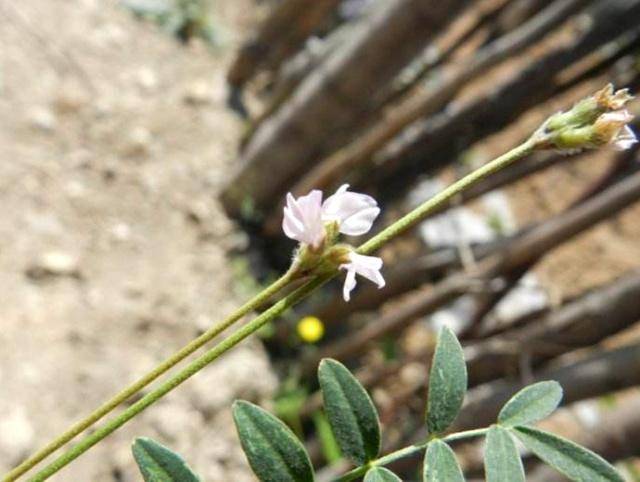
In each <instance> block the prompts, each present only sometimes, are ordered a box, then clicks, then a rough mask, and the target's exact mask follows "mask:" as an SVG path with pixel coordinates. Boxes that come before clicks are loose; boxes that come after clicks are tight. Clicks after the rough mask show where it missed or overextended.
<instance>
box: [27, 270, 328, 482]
mask: <svg viewBox="0 0 640 482" xmlns="http://www.w3.org/2000/svg"><path fill="white" fill-rule="evenodd" d="M333 276H335V273H331V274H326V275H322V276H317V277H316V278H313V279H312V280H311V281H308V282H307V283H305V284H304V285H302V286H301V287H299V288H298V289H296V290H295V291H293V292H292V293H290V294H289V295H287V296H285V297H284V298H282V299H281V300H280V301H278V302H277V303H275V304H274V305H273V306H271V307H270V308H269V309H268V310H266V311H265V312H264V313H262V314H261V315H259V316H257V317H256V318H255V319H253V320H252V321H250V322H249V323H247V324H246V325H244V326H243V327H242V328H240V329H239V330H237V331H236V332H234V333H233V334H232V335H230V336H229V337H227V338H225V339H224V340H223V341H222V342H220V343H218V344H217V345H216V346H215V347H213V348H212V349H211V350H209V351H207V352H206V353H205V354H203V355H201V356H200V357H198V358H196V359H195V360H194V361H193V362H191V363H190V364H189V365H187V367H185V368H184V369H183V370H181V371H180V372H178V373H177V374H176V375H175V376H173V377H171V378H170V379H169V380H167V381H166V382H164V383H162V384H161V385H160V386H159V387H158V388H157V389H155V390H153V391H152V392H149V393H148V394H147V395H145V396H144V397H142V398H141V399H140V400H138V401H137V402H136V403H134V404H133V405H131V406H130V407H129V408H127V409H126V410H125V411H123V412H122V413H121V414H120V415H118V416H117V417H115V418H114V419H113V420H111V421H109V422H107V423H106V424H105V425H104V426H102V427H101V428H99V429H98V430H96V431H95V432H94V433H92V434H91V435H89V436H87V437H85V438H83V439H82V440H81V441H80V442H79V443H77V444H76V445H74V446H73V447H72V448H71V449H69V450H68V451H67V452H65V453H63V454H62V455H61V456H60V457H58V458H57V459H56V460H54V461H53V462H52V463H50V464H49V465H47V466H46V467H45V468H44V469H42V470H41V471H40V472H38V473H36V475H35V476H34V477H33V478H32V479H30V481H31V482H41V481H43V480H46V479H48V478H49V477H51V476H52V475H53V474H55V473H56V472H58V471H59V470H60V469H62V468H63V467H65V466H66V465H67V464H69V463H70V462H72V461H73V460H75V459H76V458H78V457H79V456H80V455H82V454H83V453H84V452H86V451H87V450H89V449H90V448H91V447H93V446H94V445H95V444H97V443H98V442H99V441H100V440H102V439H103V438H105V437H106V436H107V435H109V434H111V433H113V432H114V431H115V430H117V429H118V428H120V427H121V426H122V425H124V424H125V423H126V422H128V421H129V420H131V419H132V418H133V417H135V416H136V415H138V414H139V413H140V412H142V411H143V410H144V409H145V408H147V407H148V406H150V405H152V404H153V403H155V402H156V401H158V400H159V399H160V398H162V397H163V396H165V395H166V394H167V393H169V392H170V391H171V390H173V389H174V388H176V387H177V386H178V385H180V384H181V383H183V382H184V381H186V380H188V379H189V378H191V377H192V376H193V375H195V374H196V373H198V372H199V371H200V370H202V369H203V368H204V367H205V366H207V365H208V364H209V363H211V362H212V361H213V360H215V359H216V358H218V357H220V355H222V354H223V353H225V352H226V351H228V350H230V349H231V348H232V347H234V346H236V345H237V344H238V343H240V342H241V341H242V340H244V339H245V338H247V337H248V336H249V335H251V334H252V333H255V332H256V331H257V330H259V329H260V328H261V327H263V326H264V325H265V324H267V323H269V322H270V321H272V320H274V319H275V318H277V317H278V316H280V315H281V314H282V313H283V312H284V311H286V310H287V309H289V308H290V307H291V306H293V305H295V304H296V303H298V302H299V301H301V300H302V299H303V298H305V297H307V296H308V295H309V294H310V293H311V292H312V291H314V290H316V289H317V288H319V287H320V286H322V285H323V284H324V283H326V282H327V281H328V280H329V279H331V278H332V277H333Z"/></svg>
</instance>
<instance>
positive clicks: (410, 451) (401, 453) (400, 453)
mask: <svg viewBox="0 0 640 482" xmlns="http://www.w3.org/2000/svg"><path fill="white" fill-rule="evenodd" d="M488 430H489V429H488V428H479V429H476V430H467V431H465V432H458V433H452V434H451V435H447V436H446V437H443V438H441V439H440V440H442V441H443V442H448V443H451V442H456V441H458V440H464V439H468V438H473V437H480V436H483V435H485V434H486V433H487V431H488ZM430 441H431V439H430V440H429V441H427V442H424V443H422V444H417V445H410V446H409V447H405V448H402V449H400V450H396V451H395V452H391V453H390V454H387V455H385V456H384V457H380V458H379V459H376V460H372V461H371V462H369V463H368V464H366V465H362V466H360V467H356V468H355V469H353V470H351V471H349V472H347V473H346V474H344V475H342V476H340V477H338V478H337V479H334V481H333V482H349V481H350V480H355V479H357V478H359V477H362V476H364V474H366V473H367V471H368V470H369V469H370V468H371V467H380V466H383V465H389V464H390V463H392V462H395V461H396V460H400V459H404V458H406V457H410V456H411V455H414V454H416V453H419V452H422V451H423V450H425V449H426V448H427V445H429V442H430Z"/></svg>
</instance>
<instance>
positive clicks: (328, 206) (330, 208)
mask: <svg viewBox="0 0 640 482" xmlns="http://www.w3.org/2000/svg"><path fill="white" fill-rule="evenodd" d="M347 189H349V184H343V185H342V186H340V187H339V188H338V190H337V191H336V192H334V193H333V194H332V195H331V196H329V197H328V198H327V199H326V200H325V201H324V203H322V213H323V215H325V213H334V212H336V211H337V210H338V209H339V207H338V204H339V203H340V198H341V196H342V194H344V193H345V192H346V191H347Z"/></svg>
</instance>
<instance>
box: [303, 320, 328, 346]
mask: <svg viewBox="0 0 640 482" xmlns="http://www.w3.org/2000/svg"><path fill="white" fill-rule="evenodd" d="M297 329H298V336H299V337H300V338H301V339H302V340H303V341H305V342H306V343H315V342H317V341H318V340H320V339H321V338H322V336H323V335H324V324H323V323H322V321H320V319H319V318H317V317H315V316H305V317H304V318H302V319H301V320H300V321H299V322H298V327H297Z"/></svg>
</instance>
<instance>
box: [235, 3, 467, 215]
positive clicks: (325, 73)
mask: <svg viewBox="0 0 640 482" xmlns="http://www.w3.org/2000/svg"><path fill="white" fill-rule="evenodd" d="M464 4H465V1H464V0H442V1H439V2H437V3H431V2H429V3H425V2H424V0H389V1H386V2H383V8H380V9H373V13H372V15H370V16H368V17H367V18H366V22H367V23H366V25H365V26H364V28H362V29H359V30H358V32H357V35H354V36H353V37H352V38H351V41H350V42H349V43H346V44H345V45H344V47H343V48H341V49H339V50H337V51H335V52H333V53H332V54H331V55H330V56H329V58H327V59H326V61H325V62H324V63H323V64H322V68H321V69H318V70H316V71H314V72H312V73H311V74H310V75H309V76H307V78H305V80H304V81H303V82H302V83H301V84H300V85H299V87H298V89H296V91H295V92H294V94H293V95H292V96H291V98H290V100H289V101H288V102H287V103H286V104H284V105H283V106H282V107H281V108H280V109H278V111H277V113H276V115H274V116H272V117H271V118H270V119H268V120H267V121H265V122H264V123H263V124H262V125H261V126H260V127H259V129H258V130H257V132H256V133H255V134H254V136H253V138H252V139H251V141H250V142H249V144H248V145H247V146H246V149H245V151H244V152H243V155H242V158H241V159H240V161H239V172H238V173H237V174H236V175H235V176H233V178H232V179H231V181H230V182H229V184H228V185H227V187H226V189H225V190H224V192H223V194H222V201H223V205H224V206H225V208H226V209H227V211H228V212H229V213H231V214H232V215H234V216H238V215H240V211H241V206H242V205H247V204H251V205H252V206H253V209H254V210H255V211H258V212H260V211H264V210H265V208H269V207H271V206H272V205H273V202H274V199H276V198H277V199H278V201H279V199H280V195H281V194H282V193H283V192H284V191H285V190H286V189H287V188H288V187H289V186H291V185H292V184H293V181H294V178H295V176H296V175H297V174H299V173H300V172H301V171H303V170H304V169H306V168H307V167H308V163H310V162H312V161H313V159H314V158H315V157H316V156H317V155H318V154H319V152H320V151H322V149H323V146H324V145H325V144H326V143H327V142H334V141H335V139H336V138H337V137H340V136H343V135H344V136H346V135H348V133H349V132H351V131H352V130H353V129H354V128H357V127H358V126H359V119H360V115H361V114H362V113H364V112H366V110H367V106H368V104H369V99H370V97H371V96H372V95H373V94H374V93H375V92H377V91H379V90H380V89H381V88H382V87H383V86H385V85H386V84H387V83H388V82H389V81H390V80H391V78H393V77H394V76H395V75H396V73H397V72H398V71H399V69H400V68H402V67H403V66H404V65H406V63H407V62H408V61H409V60H410V59H411V58H412V57H414V56H415V55H416V54H417V53H418V52H419V51H420V50H421V49H422V48H423V47H424V45H425V44H426V43H427V42H428V41H429V39H431V38H432V37H433V36H434V35H435V34H436V33H437V32H438V31H439V30H440V29H441V28H443V27H445V26H446V25H447V22H448V21H449V20H450V19H451V18H453V17H454V16H455V15H456V13H457V12H458V11H459V10H460V9H461V8H462V6H463V5H464ZM381 31H384V35H380V32H381ZM265 179H269V182H265Z"/></svg>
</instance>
